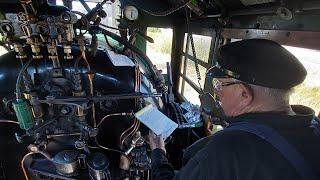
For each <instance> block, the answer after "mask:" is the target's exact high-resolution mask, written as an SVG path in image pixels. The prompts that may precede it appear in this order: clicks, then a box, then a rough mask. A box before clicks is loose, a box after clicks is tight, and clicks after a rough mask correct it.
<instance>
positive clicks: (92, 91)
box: [88, 72, 97, 127]
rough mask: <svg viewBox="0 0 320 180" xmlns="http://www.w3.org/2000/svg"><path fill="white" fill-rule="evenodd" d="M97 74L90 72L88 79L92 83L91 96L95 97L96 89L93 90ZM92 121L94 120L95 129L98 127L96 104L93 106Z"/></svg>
mask: <svg viewBox="0 0 320 180" xmlns="http://www.w3.org/2000/svg"><path fill="white" fill-rule="evenodd" d="M94 76H95V74H94V73H91V72H88V79H89V83H90V95H91V96H93V94H94V89H93V79H94ZM92 120H93V127H97V120H96V107H95V104H94V103H93V104H92Z"/></svg>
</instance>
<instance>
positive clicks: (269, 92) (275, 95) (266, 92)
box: [249, 84, 292, 105]
mask: <svg viewBox="0 0 320 180" xmlns="http://www.w3.org/2000/svg"><path fill="white" fill-rule="evenodd" d="M249 86H250V87H251V89H252V90H253V93H254V95H255V96H258V97H261V98H263V99H264V100H268V101H269V102H271V103H273V102H274V103H277V104H279V103H281V104H285V105H289V99H290V95H291V93H292V89H273V88H268V87H263V86H257V85H252V84H250V85H249Z"/></svg>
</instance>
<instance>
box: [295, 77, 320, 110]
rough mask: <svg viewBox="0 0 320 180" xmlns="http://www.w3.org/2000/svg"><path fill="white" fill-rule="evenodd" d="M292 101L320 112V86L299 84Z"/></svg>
mask: <svg viewBox="0 0 320 180" xmlns="http://www.w3.org/2000/svg"><path fill="white" fill-rule="evenodd" d="M290 103H291V104H303V105H306V106H308V107H310V108H312V109H313V110H315V112H316V114H318V113H319V112H320V87H319V86H307V85H306V84H305V83H303V84H301V85H299V86H297V87H296V88H295V89H294V92H293V94H292V95H291V97H290Z"/></svg>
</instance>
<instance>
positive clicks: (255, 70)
mask: <svg viewBox="0 0 320 180" xmlns="http://www.w3.org/2000/svg"><path fill="white" fill-rule="evenodd" d="M216 57H217V65H216V66H215V67H212V68H211V69H210V70H209V71H208V72H207V76H209V77H226V76H227V77H233V78H235V79H238V80H240V81H243V82H246V83H249V84H254V85H259V86H264V87H269V88H275V89H291V88H292V87H294V86H296V85H298V84H300V83H302V82H303V81H304V79H305V77H306V75H307V71H306V69H305V68H304V67H303V65H302V64H301V63H300V62H299V60H298V59H297V58H296V57H295V56H294V55H293V54H291V53H290V52H289V51H288V50H286V49H285V48H284V47H282V46H281V45H280V44H278V43H276V42H274V41H270V40H266V39H248V40H242V41H237V42H233V43H230V44H226V45H224V46H222V47H220V48H219V50H218V51H217V53H216Z"/></svg>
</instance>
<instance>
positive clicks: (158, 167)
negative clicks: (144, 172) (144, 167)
mask: <svg viewBox="0 0 320 180" xmlns="http://www.w3.org/2000/svg"><path fill="white" fill-rule="evenodd" d="M151 174H152V179H153V180H166V179H168V180H169V179H173V178H174V169H173V167H172V166H171V164H170V163H169V162H168V159H167V157H166V155H165V152H164V151H163V150H162V149H154V150H153V151H152V152H151Z"/></svg>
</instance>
